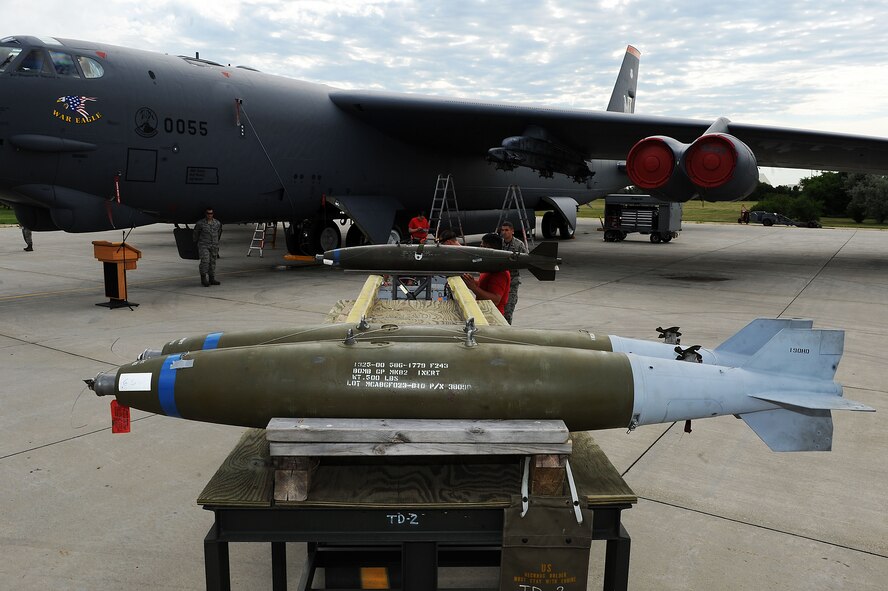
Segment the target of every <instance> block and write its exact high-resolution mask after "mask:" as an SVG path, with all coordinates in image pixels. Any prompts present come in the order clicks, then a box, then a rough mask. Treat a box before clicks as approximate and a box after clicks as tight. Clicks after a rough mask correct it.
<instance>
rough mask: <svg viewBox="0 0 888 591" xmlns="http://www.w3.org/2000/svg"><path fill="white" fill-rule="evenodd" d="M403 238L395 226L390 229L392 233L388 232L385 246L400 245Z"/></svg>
mask: <svg viewBox="0 0 888 591" xmlns="http://www.w3.org/2000/svg"><path fill="white" fill-rule="evenodd" d="M402 238H403V236H402V235H401V230H400V228H398V227H397V226H395V227H394V228H392V231H391V232H389V238H388V242H387V243H386V244H400V243H401V240H402Z"/></svg>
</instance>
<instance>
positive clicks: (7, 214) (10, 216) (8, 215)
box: [0, 205, 18, 224]
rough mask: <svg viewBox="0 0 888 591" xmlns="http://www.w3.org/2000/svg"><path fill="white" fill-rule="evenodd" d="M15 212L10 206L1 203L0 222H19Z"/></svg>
mask: <svg viewBox="0 0 888 591" xmlns="http://www.w3.org/2000/svg"><path fill="white" fill-rule="evenodd" d="M17 223H18V220H16V219H15V214H14V213H12V210H11V209H9V208H8V207H4V206H2V205H0V224H17Z"/></svg>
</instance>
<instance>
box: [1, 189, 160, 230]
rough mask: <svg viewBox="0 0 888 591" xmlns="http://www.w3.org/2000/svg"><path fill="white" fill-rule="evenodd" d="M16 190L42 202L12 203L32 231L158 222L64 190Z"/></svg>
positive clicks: (109, 227)
mask: <svg viewBox="0 0 888 591" xmlns="http://www.w3.org/2000/svg"><path fill="white" fill-rule="evenodd" d="M17 189H18V190H19V192H20V193H22V194H23V195H26V196H28V197H30V198H31V199H33V200H34V201H38V202H40V201H42V203H41V205H42V206H35V205H29V204H22V203H12V207H13V209H14V210H15V215H16V217H17V218H18V220H19V222H20V223H21V224H22V225H23V226H25V227H26V228H30V229H31V230H36V231H40V232H48V231H53V230H64V231H65V232H101V231H104V230H114V229H121V228H132V227H134V226H145V225H148V224H154V223H157V222H158V220H157V219H156V218H154V217H152V216H149V215H148V214H146V213H143V212H141V211H139V210H137V209H134V208H132V207H129V206H127V205H124V204H120V203H117V202H115V201H109V200H106V199H99V198H98V197H95V196H94V195H89V194H87V193H82V192H80V191H75V190H74V189H69V188H67V187H53V186H50V185H24V186H21V187H18V188H17Z"/></svg>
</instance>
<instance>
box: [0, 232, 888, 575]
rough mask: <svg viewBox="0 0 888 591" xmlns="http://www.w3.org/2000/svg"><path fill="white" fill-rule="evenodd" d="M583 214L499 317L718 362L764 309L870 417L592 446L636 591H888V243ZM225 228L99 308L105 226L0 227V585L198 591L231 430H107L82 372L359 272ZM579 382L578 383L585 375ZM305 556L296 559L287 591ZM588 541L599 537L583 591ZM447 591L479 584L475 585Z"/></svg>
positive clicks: (283, 306) (305, 297)
mask: <svg viewBox="0 0 888 591" xmlns="http://www.w3.org/2000/svg"><path fill="white" fill-rule="evenodd" d="M597 226H598V223H597V222H594V223H593V222H591V221H587V220H581V226H580V228H579V230H578V232H577V237H576V239H574V240H569V241H562V242H560V244H559V247H560V254H561V256H562V257H563V259H564V263H563V264H562V266H561V271H560V273H559V275H558V279H557V280H556V281H555V282H554V283H541V282H538V281H536V280H535V279H533V277H531V276H530V275H529V274H528V275H527V277H524V275H523V274H522V279H523V281H522V285H521V289H520V299H519V302H518V307H517V310H516V313H515V325H516V326H522V327H536V328H586V329H591V330H593V331H595V332H599V333H607V334H617V335H622V336H628V337H635V338H648V339H655V338H656V332H655V330H654V329H655V328H656V327H657V326H672V325H677V326H680V327H681V330H682V332H683V333H684V336H683V337H682V344H683V345H691V344H702V345H705V346H709V347H714V346H716V345H718V344H719V343H720V342H722V341H723V340H725V339H726V338H728V337H729V336H731V335H732V334H734V333H735V332H736V331H737V330H739V329H740V328H742V327H743V326H744V325H746V323H747V322H749V321H750V320H752V319H753V318H756V317H761V316H765V317H807V318H813V319H814V321H815V326H817V327H824V328H841V329H844V330H845V331H846V336H845V355H844V358H843V360H842V362H841V364H840V366H839V369H838V374H837V380H838V381H839V382H841V383H843V384H844V385H845V395H846V396H847V397H848V398H851V399H854V400H858V401H861V402H863V403H865V404H868V405H870V406H873V407H875V408H876V409H877V410H878V412H877V413H875V414H873V413H847V412H834V413H833V417H834V422H835V432H834V438H833V451H832V452H828V453H814V452H806V453H785V454H779V453H774V452H771V451H770V450H769V449H768V448H767V446H765V444H764V443H762V442H761V441H760V440H759V438H758V437H757V436H756V435H755V433H753V432H752V430H750V429H749V428H748V427H747V426H746V425H745V424H744V423H743V421H741V420H737V419H735V418H733V417H721V418H716V419H708V420H700V421H695V422H694V423H693V432H692V433H690V434H688V433H685V432H684V431H683V426H684V425H683V424H676V425H653V426H647V427H640V428H638V429H637V430H636V431H634V432H633V433H630V434H627V433H626V430H625V429H620V430H612V431H600V432H597V433H596V435H595V437H596V440H597V441H598V442H599V444H600V445H601V447H602V448H603V449H604V450H605V451H606V452H607V454H608V455H609V457H610V458H611V460H612V462H613V463H614V464H615V466H616V467H617V469H618V470H619V471H620V472H622V473H624V477H625V479H626V480H627V482H628V483H629V485H630V486H631V487H632V488H633V489H634V490H635V491H636V493H637V494H638V495H639V498H640V500H639V503H638V505H637V506H635V507H633V508H632V509H630V510H628V511H625V512H624V514H623V522H624V524H625V526H626V528H627V529H628V531H629V533H630V535H631V536H632V555H631V566H630V575H629V587H630V589H633V590H639V591H640V590H672V589H675V590H685V589H707V590H708V589H727V590H756V591H758V590H765V589H780V590H795V589H798V590H805V591H817V590H841V589H849V590H850V589H854V590H867V589H869V590H881V589H884V588H885V581H888V496H886V491H888V462H886V460H885V455H886V451H888V403H886V401H888V397H886V389H888V385H886V384H888V380H886V378H888V370H886V367H888V365H886V363H885V355H886V349H885V346H884V345H885V342H886V336H885V335H886V334H888V232H881V231H866V230H855V229H803V228H782V227H772V228H765V227H761V226H753V225H750V226H734V225H708V224H707V225H702V224H685V230H684V232H683V233H682V234H681V237H680V238H679V239H678V240H675V241H673V242H672V243H669V244H651V243H650V242H649V241H648V240H647V237H645V236H639V235H630V236H629V238H628V239H627V240H626V241H624V242H620V243H605V242H603V241H602V240H601V233H600V232H596V231H595V227H597ZM251 234H252V228H250V227H247V226H235V227H226V231H225V233H224V235H223V239H222V258H221V259H220V260H219V261H218V268H217V278H218V279H219V280H220V281H221V282H222V285H221V286H218V287H210V288H204V287H202V286H201V285H200V282H199V277H198V272H197V262H196V261H183V260H180V259H179V258H178V257H177V255H176V249H175V245H174V242H173V236H172V231H171V227H170V226H162V225H158V226H152V227H147V228H137V229H136V230H134V231H133V232H132V234H131V235H130V237H129V242H130V243H131V244H133V245H134V246H136V247H137V248H139V249H141V250H142V255H143V258H142V259H141V260H140V261H139V262H138V268H137V269H136V270H135V271H130V272H129V273H128V279H129V283H128V285H129V299H130V300H131V301H133V302H137V303H139V304H140V306H139V307H136V308H133V309H132V310H129V309H126V308H123V309H118V310H109V309H107V308H103V307H97V306H96V305H95V304H96V303H99V302H103V301H107V298H105V296H104V288H103V276H102V266H101V263H99V262H98V261H96V260H95V259H94V258H93V256H92V245H91V241H92V240H113V241H116V240H119V239H120V237H121V233H120V232H105V233H98V234H86V235H76V234H63V233H35V234H34V248H35V250H34V252H22V248H23V247H24V243H23V242H22V237H21V233H20V232H19V230H18V228H15V227H7V228H0V409H2V410H0V509H2V519H0V588H3V589H20V590H38V589H39V590H44V589H89V590H95V591H100V590H112V589H114V590H117V589H152V590H158V589H164V590H165V589H169V590H172V589H177V590H178V589H202V588H204V569H203V543H202V542H203V538H204V536H205V535H206V532H207V530H208V529H209V527H210V525H211V523H212V514H211V513H209V512H207V511H204V510H202V509H201V508H200V507H199V506H197V505H196V503H195V499H196V498H197V495H198V494H199V493H200V492H201V490H202V489H203V486H204V485H205V484H206V482H207V481H208V480H209V478H210V477H211V476H212V474H213V473H214V472H215V470H216V468H217V467H218V466H219V464H220V462H221V461H222V460H223V459H224V458H225V457H226V456H227V454H228V452H229V451H230V449H231V448H232V446H233V445H234V444H235V443H236V442H237V440H238V439H239V437H240V435H241V433H242V432H243V429H240V428H236V427H226V426H218V425H209V424H201V423H193V422H189V421H182V420H178V419H172V418H168V417H162V416H155V415H148V414H146V413H138V412H136V413H134V417H133V418H134V419H135V420H134V422H133V425H132V430H133V432H132V433H130V434H127V435H112V434H111V429H110V414H109V411H108V400H107V399H99V398H97V397H96V396H94V395H93V394H92V392H89V391H88V390H87V391H84V387H83V382H82V381H81V380H82V379H83V378H90V377H93V376H95V374H96V373H98V372H99V371H103V370H106V369H109V368H111V367H114V366H117V365H120V364H123V363H126V362H129V361H131V360H133V359H134V358H135V357H136V356H137V355H138V354H139V353H140V352H141V351H142V350H143V349H145V348H146V347H158V346H160V345H162V344H163V343H164V342H166V341H168V340H170V339H173V338H175V337H179V336H186V335H192V334H199V333H206V332H210V331H215V330H225V331H234V330H246V329H254V328H262V327H270V326H280V325H286V324H293V325H299V324H313V323H319V322H321V321H322V320H323V317H324V314H325V313H326V312H327V311H328V310H329V309H330V308H331V306H332V305H333V303H334V302H336V300H339V299H351V298H354V297H355V296H356V294H357V293H358V291H359V290H360V287H361V286H362V284H363V282H364V278H365V276H364V275H362V274H358V273H354V274H349V273H343V272H340V271H337V270H331V269H328V268H323V267H313V268H299V269H295V268H289V269H288V268H282V267H281V265H282V264H283V259H282V255H283V254H284V250H285V249H284V248H283V247H282V243H283V238H282V236H281V237H279V241H280V243H281V246H279V248H278V249H277V250H267V251H266V253H265V256H264V257H263V258H259V257H258V256H256V255H253V257H250V258H248V257H246V256H245V255H246V252H247V247H248V245H249V242H250V236H251ZM588 379H594V376H588ZM230 552H231V571H232V584H233V588H235V589H257V588H269V587H270V585H271V564H270V552H269V548H268V546H267V545H266V544H232V545H231V546H230ZM303 556H304V547H303V546H302V545H299V544H293V545H290V547H288V557H289V559H290V560H289V564H288V569H289V580H290V587H291V588H295V583H296V581H298V576H299V574H300V570H301V561H302V557H303ZM603 557H604V544H603V543H596V544H593V555H592V561H591V564H590V586H589V588H590V589H595V588H600V587H601V570H602V568H603ZM457 579H459V580H458V581H457V582H456V583H454V585H457V584H461V585H467V586H471V585H472V584H480V585H486V586H488V587H491V586H495V581H496V579H495V575H491V574H490V573H489V572H481V571H479V572H478V573H477V576H475V575H473V574H471V573H468V574H466V573H463V575H462V577H461V578H460V577H457Z"/></svg>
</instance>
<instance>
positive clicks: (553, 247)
mask: <svg viewBox="0 0 888 591" xmlns="http://www.w3.org/2000/svg"><path fill="white" fill-rule="evenodd" d="M530 257H531V260H530V262H529V263H528V265H527V270H528V271H530V272H531V273H532V274H533V276H534V277H536V278H537V279H538V280H539V281H555V271H557V270H558V264H559V263H561V259H560V258H558V243H557V242H541V243H540V245H539V246H537V247H536V248H534V249H533V250H532V251H530Z"/></svg>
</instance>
